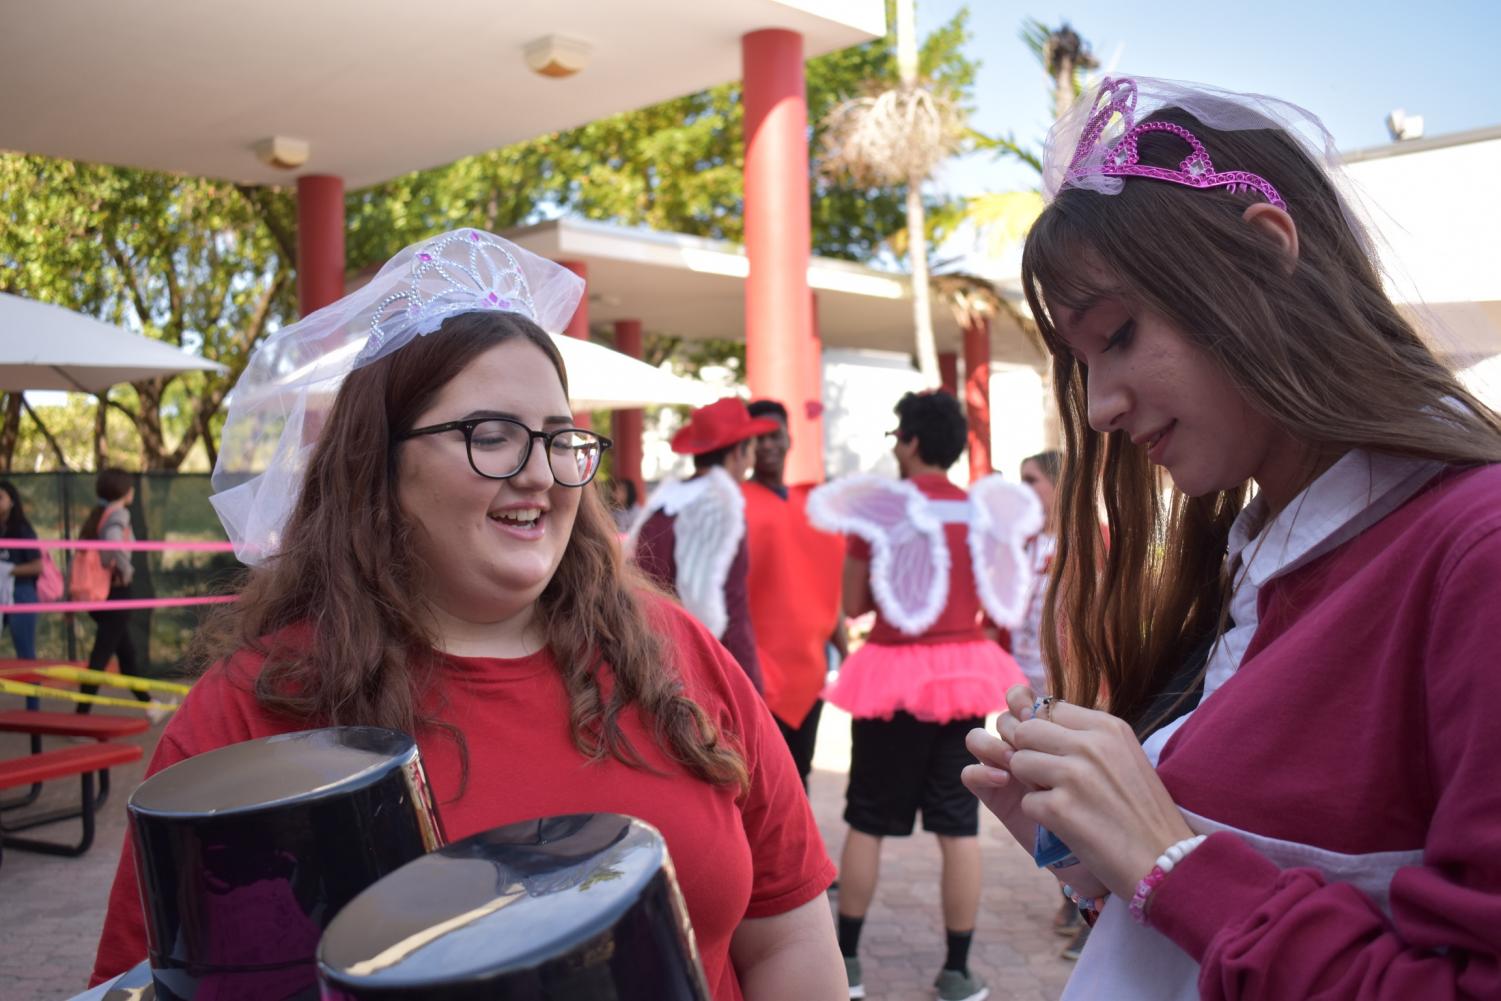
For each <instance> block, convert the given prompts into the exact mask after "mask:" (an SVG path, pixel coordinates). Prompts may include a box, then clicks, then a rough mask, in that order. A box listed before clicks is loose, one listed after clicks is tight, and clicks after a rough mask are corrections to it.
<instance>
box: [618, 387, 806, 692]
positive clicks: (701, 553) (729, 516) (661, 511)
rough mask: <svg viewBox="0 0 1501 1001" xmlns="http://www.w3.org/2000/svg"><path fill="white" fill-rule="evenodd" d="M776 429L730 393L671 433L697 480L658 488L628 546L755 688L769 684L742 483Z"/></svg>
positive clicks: (692, 478)
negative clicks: (760, 438) (757, 628)
mask: <svg viewBox="0 0 1501 1001" xmlns="http://www.w3.org/2000/svg"><path fill="white" fill-rule="evenodd" d="M775 428H776V424H775V423H774V422H772V421H769V420H766V419H764V418H755V417H752V416H751V415H750V413H749V411H747V410H746V408H745V404H744V403H742V402H741V401H740V400H737V399H735V398H734V397H732V396H727V397H725V398H724V399H722V400H716V401H715V402H713V403H711V404H709V405H708V406H706V407H700V408H698V409H697V410H695V411H693V413H692V414H690V415H689V418H688V423H687V424H685V425H683V427H681V428H679V429H678V431H677V433H676V434H674V435H673V436H672V450H673V451H674V452H677V453H678V454H679V455H691V456H693V475H692V476H690V477H689V478H688V479H686V480H667V481H665V482H664V483H662V484H661V485H660V486H658V487H657V489H656V490H655V491H654V492H653V493H652V495H651V497H650V499H648V500H647V502H646V506H645V507H644V508H643V509H642V511H641V514H640V515H639V516H638V520H637V523H636V528H635V529H634V531H633V532H632V534H631V536H630V538H629V539H628V540H627V542H626V547H627V550H628V551H629V552H630V553H631V558H632V559H633V560H634V561H635V563H636V565H637V566H638V567H640V568H641V570H642V571H643V572H644V573H645V574H646V575H647V577H649V578H651V580H652V581H653V582H654V583H656V585H657V586H658V587H660V588H662V589H663V590H664V591H667V592H668V593H670V594H672V595H674V596H675V597H676V598H677V599H678V601H680V602H682V604H683V607H684V608H686V609H687V610H688V611H689V612H690V613H691V614H692V615H693V617H694V618H696V619H698V621H700V622H702V623H703V624H704V625H705V626H706V627H707V628H708V630H709V632H711V633H713V634H714V636H715V637H716V638H717V639H718V640H719V641H720V642H721V643H723V644H724V646H725V649H726V650H728V651H730V655H731V656H733V657H734V658H735V661H736V662H737V663H738V664H739V665H740V666H741V667H742V668H743V669H744V670H745V673H746V676H747V677H749V678H750V680H751V684H753V685H755V686H756V690H757V691H761V690H762V688H763V682H762V677H761V658H760V655H759V653H758V652H757V650H756V638H755V633H754V631H753V630H752V628H751V614H750V604H749V598H748V595H747V587H748V584H747V581H748V579H749V575H750V550H749V549H748V547H747V543H746V531H745V498H744V496H743V495H742V494H741V493H740V486H741V484H742V483H744V482H745V474H746V473H747V472H749V471H750V467H751V463H752V462H753V461H754V460H755V445H756V436H757V435H761V434H765V433H766V432H768V431H772V430H775Z"/></svg>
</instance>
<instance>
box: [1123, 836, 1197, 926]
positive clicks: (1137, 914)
mask: <svg viewBox="0 0 1501 1001" xmlns="http://www.w3.org/2000/svg"><path fill="white" fill-rule="evenodd" d="M1206 837H1207V835H1204V834H1195V835H1194V836H1193V837H1191V838H1184V839H1183V840H1182V841H1179V842H1178V843H1177V844H1174V845H1169V846H1168V849H1167V851H1165V852H1163V853H1162V854H1161V855H1159V856H1157V864H1156V865H1154V866H1152V871H1151V872H1149V873H1147V874H1146V875H1145V876H1143V877H1142V878H1141V882H1140V883H1137V884H1136V892H1135V893H1134V894H1132V895H1131V905H1130V910H1131V917H1132V918H1134V919H1135V920H1136V923H1137V924H1142V925H1144V924H1146V923H1147V898H1149V897H1151V895H1152V891H1153V890H1155V889H1157V887H1158V886H1159V885H1160V884H1161V883H1162V881H1163V880H1164V879H1167V874H1168V873H1170V872H1172V871H1173V868H1174V867H1175V866H1177V864H1178V863H1179V862H1182V861H1183V858H1184V856H1186V855H1187V854H1188V853H1189V852H1191V851H1193V850H1194V849H1195V848H1197V847H1199V846H1200V845H1201V844H1203V843H1204V839H1205V838H1206Z"/></svg>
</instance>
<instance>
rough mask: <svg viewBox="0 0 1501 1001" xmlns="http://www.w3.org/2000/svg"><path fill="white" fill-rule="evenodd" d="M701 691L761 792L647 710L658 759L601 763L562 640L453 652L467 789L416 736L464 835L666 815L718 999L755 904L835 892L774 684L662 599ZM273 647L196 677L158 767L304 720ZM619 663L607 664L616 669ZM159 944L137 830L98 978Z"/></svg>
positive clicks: (441, 699) (770, 908)
mask: <svg viewBox="0 0 1501 1001" xmlns="http://www.w3.org/2000/svg"><path fill="white" fill-rule="evenodd" d="M650 614H651V615H652V618H653V624H654V625H656V626H658V628H660V630H661V631H662V632H663V634H664V635H663V639H664V646H665V648H666V649H667V650H669V651H671V652H672V654H673V655H674V659H675V660H676V663H677V665H678V668H679V670H680V671H681V673H682V675H683V680H684V685H685V688H686V690H687V692H688V694H689V695H690V696H691V697H692V698H693V699H694V700H695V701H696V702H697V703H698V704H699V705H700V706H701V707H703V709H704V711H705V712H706V713H708V715H709V717H710V719H712V720H713V721H714V722H715V723H716V724H717V725H718V726H719V728H720V730H721V732H722V733H725V734H727V735H728V736H729V737H730V739H731V740H733V741H735V742H736V743H737V744H738V745H739V746H740V747H742V748H743V752H742V753H743V754H744V756H745V760H746V764H747V766H748V768H749V769H750V791H749V792H748V793H747V794H746V795H745V796H743V797H742V796H740V795H739V790H738V789H736V788H735V787H732V786H731V787H725V786H714V785H710V784H709V783H706V782H704V781H703V780H701V779H698V778H696V777H693V776H692V775H690V774H689V773H687V772H686V770H685V769H684V768H683V766H681V765H679V764H676V763H675V762H673V761H672V760H671V758H670V757H669V756H668V755H667V754H666V753H664V752H663V751H662V750H661V749H660V748H659V747H658V746H657V745H656V744H655V743H654V742H653V740H652V737H651V733H650V730H649V728H648V727H647V726H646V725H644V723H643V721H642V720H641V718H640V717H639V715H637V714H636V713H635V712H627V713H624V714H622V716H621V727H622V730H623V731H624V733H625V734H626V736H627V737H629V739H630V740H631V743H632V744H633V745H634V747H635V748H636V750H637V751H638V752H639V753H640V754H641V756H642V757H643V758H644V759H645V761H646V763H647V764H648V765H649V766H650V768H651V769H652V770H642V769H637V768H631V767H629V766H627V765H624V764H622V763H620V762H619V761H617V760H615V759H614V758H610V757H607V758H605V759H604V760H603V761H598V762H589V761H587V760H585V759H584V758H583V756H582V755H580V754H579V752H578V750H577V749H576V748H575V747H574V746H573V741H572V738H571V736H570V731H569V725H568V701H567V698H566V695H565V693H564V690H563V685H562V681H561V678H560V677H559V673H558V669H557V667H556V665H555V663H554V661H553V658H552V656H551V654H549V653H547V652H542V653H538V654H534V655H532V656H530V657H524V658H520V659H516V660H502V659H498V658H467V657H445V658H444V660H445V662H446V664H447V665H449V666H451V668H452V670H451V671H446V672H445V674H444V678H443V681H442V683H441V684H440V685H439V686H437V689H436V690H435V691H434V692H433V693H432V694H431V696H430V698H431V699H432V701H431V702H430V705H431V706H432V710H433V713H434V715H437V716H439V717H440V718H441V719H443V720H444V721H445V722H448V723H452V724H454V725H456V726H457V727H458V728H459V729H460V730H461V731H462V732H463V733H464V735H465V737H466V739H467V741H468V748H469V774H468V785H467V787H466V788H465V790H464V793H463V795H462V796H459V795H458V792H459V787H460V760H459V750H458V746H457V745H456V743H455V742H454V741H453V740H452V739H451V738H449V737H448V736H446V735H445V734H443V733H442V732H436V731H434V732H428V733H424V734H420V735H419V736H418V741H417V743H418V746H419V748H420V749H421V752H422V760H423V765H424V767H425V768H426V770H427V775H428V779H429V781H430V782H431V783H432V787H433V793H434V796H435V797H436V799H437V801H438V807H439V812H440V813H441V814H442V817H443V824H444V827H445V829H446V831H447V834H448V837H449V839H450V840H451V841H457V840H459V839H460V838H464V837H468V836H469V835H471V834H475V833H478V832H480V831H485V830H488V829H490V828H492V827H498V826H500V825H502V824H509V823H513V822H515V821H520V820H526V819H528V818H532V817H540V816H550V815H557V814H566V813H581V812H610V813H622V814H627V815H630V816H633V817H640V818H641V819H643V820H646V821H647V822H649V823H651V824H652V825H654V826H655V827H656V828H657V829H658V830H660V831H661V832H662V834H663V837H664V838H665V839H666V841H667V848H668V851H669V852H670V853H671V855H672V861H673V865H674V866H675V868H676V870H677V877H678V881H679V883H680V884H681V886H682V890H683V896H684V898H685V899H686V901H687V905H688V913H689V916H690V918H691V919H692V922H693V930H694V934H695V937H696V938H697V940H698V947H699V951H700V954H701V956H702V958H703V964H704V972H705V974H706V975H707V976H708V981H709V984H710V986H711V987H712V988H713V991H714V997H715V998H716V999H717V1001H737V999H739V998H740V997H741V992H740V984H739V981H738V980H737V978H736V975H735V971H734V968H733V966H732V964H731V963H730V958H729V949H730V938H731V936H732V935H733V934H734V932H735V929H736V928H737V927H738V926H739V924H740V922H741V921H742V920H743V919H746V918H761V917H771V916H774V915H777V914H782V913H785V912H787V911H790V910H792V909H793V908H796V907H799V906H801V905H803V904H805V903H807V902H808V901H810V900H813V899H814V898H816V897H817V896H818V895H819V894H821V893H823V892H824V890H826V889H827V888H828V886H829V884H830V883H831V882H832V881H833V878H834V868H833V865H832V864H831V863H830V862H829V859H828V856H827V854H826V853H825V852H824V848H823V841H822V839H821V838H820V836H819V833H818V829H817V827H816V826H815V824H814V821H813V814H812V812H811V810H810V809H809V807H808V801H807V797H806V796H805V795H804V794H803V787H802V783H801V782H800V781H799V779H798V775H797V771H796V769H795V768H794V767H793V764H792V759H791V758H790V757H789V756H788V754H787V749H786V747H785V745H784V744H783V742H782V738H781V735H780V734H779V733H778V731H777V729H776V725H775V724H774V723H773V721H772V718H771V715H770V714H769V713H768V712H767V710H766V707H765V705H764V704H763V703H762V702H761V699H760V697H759V696H758V695H757V694H756V692H755V690H754V689H753V688H752V687H751V685H750V682H749V681H748V680H747V679H746V677H745V673H744V672H743V671H742V670H741V669H740V668H739V666H738V665H736V664H735V662H734V661H733V660H731V659H730V657H729V655H728V654H727V653H726V652H725V650H724V648H723V647H722V646H720V644H719V643H718V642H716V641H715V640H714V638H713V637H712V636H710V635H709V634H708V632H707V631H706V630H705V629H704V628H703V627H702V626H701V625H699V624H698V622H697V621H696V620H694V619H693V618H692V616H690V615H688V614H687V613H686V612H685V611H683V610H682V609H681V608H679V607H677V606H676V605H673V604H671V603H669V602H666V601H656V602H654V608H653V610H652V612H651V613H650ZM262 660H263V658H261V657H259V656H257V655H252V654H249V653H242V654H239V655H237V656H235V657H233V658H231V659H230V660H229V661H228V662H227V663H222V664H219V665H216V666H215V667H214V668H212V669H211V670H210V671H209V672H208V673H207V674H205V675H204V676H203V678H202V679H200V680H199V682H198V683H197V684H196V685H194V686H193V690H192V692H191V693H190V694H189V695H188V697H187V699H186V701H185V702H184V703H183V706H182V708H181V709H180V710H179V711H178V712H177V714H176V716H175V717H174V718H173V720H172V722H171V723H170V724H168V726H167V729H166V730H165V732H163V734H162V739H161V742H160V743H159V744H158V745H157V749H156V754H155V756H154V757H153V758H152V760H151V765H150V767H149V768H148V770H147V774H148V775H150V774H153V773H155V772H158V771H161V770H162V769H163V768H166V767H168V766H169V765H172V764H174V763H176V762H178V761H181V760H183V759H184V758H188V757H191V756H192V755H194V754H201V753H203V752H204V751H209V750H213V749H214V748H218V747H223V746H225V745H227V744H233V743H238V742H240V741H243V740H251V739H253V738H257V737H266V736H271V735H274V734H278V733H286V732H288V731H291V730H297V729H302V727H299V726H298V725H296V724H295V723H289V722H287V721H286V720H284V719H280V718H277V717H272V716H269V715H267V714H266V713H265V712H264V711H263V710H262V709H261V707H260V706H259V704H258V703H257V702H256V700H255V697H254V694H253V692H252V685H253V681H254V678H255V676H256V674H257V672H258V671H259V670H260V667H261V664H262ZM606 670H608V668H606ZM145 955H146V934H145V927H144V919H143V917H142V912H141V904H140V899H139V894H138V891H137V887H136V875H135V862H134V855H133V852H132V849H131V846H130V839H129V836H128V834H127V837H126V844H125V848H124V851H123V852H122V854H121V856H120V866H119V869H118V871H117V872H116V875H115V883H114V887H113V889H112V890H111V891H110V898H109V912H108V914H107V916H106V918H105V923H104V932H103V935H102V937H101V939H100V942H99V954H98V957H97V959H96V961H95V967H94V980H93V982H94V983H99V982H101V981H103V980H105V979H108V978H109V977H112V976H114V975H116V974H118V973H121V972H123V971H124V970H126V969H129V968H130V967H132V966H134V965H135V964H136V963H138V962H140V961H141V959H143V958H144V957H145Z"/></svg>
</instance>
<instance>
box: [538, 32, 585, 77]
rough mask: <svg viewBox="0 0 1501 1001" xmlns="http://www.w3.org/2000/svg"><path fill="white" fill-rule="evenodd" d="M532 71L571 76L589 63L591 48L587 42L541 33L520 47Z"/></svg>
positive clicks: (547, 74) (548, 74) (557, 75)
mask: <svg viewBox="0 0 1501 1001" xmlns="http://www.w3.org/2000/svg"><path fill="white" fill-rule="evenodd" d="M522 51H523V52H525V53H526V64H527V65H528V66H530V67H531V68H532V72H533V73H537V74H540V75H542V76H550V77H565V76H573V74H575V73H577V72H578V71H579V70H581V69H583V68H584V67H585V66H587V65H588V64H589V56H590V55H592V54H593V51H594V50H593V48H592V47H591V46H590V45H589V43H588V42H581V41H579V40H578V39H576V38H565V37H563V36H562V35H543V36H542V37H541V38H536V39H533V40H532V41H530V42H527V43H526V45H524V46H523V47H522Z"/></svg>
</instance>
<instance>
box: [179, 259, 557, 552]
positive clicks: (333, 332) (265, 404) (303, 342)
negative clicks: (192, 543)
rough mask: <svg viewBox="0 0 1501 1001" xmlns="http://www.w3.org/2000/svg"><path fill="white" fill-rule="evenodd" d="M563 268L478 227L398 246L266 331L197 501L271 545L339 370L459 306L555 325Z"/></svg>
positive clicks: (272, 548)
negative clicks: (353, 285) (332, 294)
mask: <svg viewBox="0 0 1501 1001" xmlns="http://www.w3.org/2000/svg"><path fill="white" fill-rule="evenodd" d="M583 293H584V282H583V279H581V278H579V277H578V276H577V275H575V274H574V273H573V272H571V271H569V270H568V269H567V268H565V267H563V266H561V265H559V264H555V263H554V262H552V261H549V260H546V259H545V258H542V257H538V256H537V255H535V254H532V253H530V252H529V251H526V250H523V249H522V248H520V247H518V246H516V245H515V244H513V243H511V242H510V241H508V240H505V239H503V238H502V237H499V236H495V235H494V234H491V233H486V232H484V231H482V230H475V229H459V230H454V231H452V232H449V233H444V234H443V235H441V236H438V237H434V238H432V239H429V240H423V241H422V242H420V243H415V244H412V245H411V246H410V247H407V248H405V249H404V250H402V251H401V252H400V253H398V254H397V255H396V256H395V257H393V258H391V260H389V261H387V262H386V264H385V266H384V267H382V268H381V269H380V271H379V272H378V273H377V274H376V276H375V277H374V278H373V279H371V280H370V282H369V283H368V284H366V285H365V286H363V287H362V288H359V289H357V290H355V291H354V292H351V293H349V294H348V295H346V296H345V297H344V298H342V299H340V300H338V301H337V302H334V303H331V304H330V305H328V306H325V307H323V308H322V309H320V310H318V311H317V312H314V313H311V314H309V315H308V316H306V317H303V318H302V319H301V320H298V321H297V322H296V323H293V324H290V325H288V326H285V327H282V328H281V329H280V330H277V331H276V332H274V333H272V334H271V335H270V336H269V337H267V338H266V339H265V340H264V341H262V342H261V343H260V345H259V346H258V347H257V348H256V349H255V351H254V353H253V354H252V355H251V357H250V363H249V364H248V365H247V366H246V368H245V371H244V373H242V374H241V376H240V378H239V380H238V381H237V382H236V383H235V387H234V389H233V390H232V391H231V393H230V394H229V401H228V404H229V405H228V410H227V413H226V416H225V420H224V430H223V434H222V437H221V441H220V445H219V455H218V459H217V461H216V462H215V463H214V472H213V477H212V482H213V487H214V491H215V493H214V494H213V496H212V497H210V498H209V500H210V502H211V503H212V504H213V505H214V510H215V511H216V512H217V513H218V515H219V520H220V521H221V522H223V524H224V529H225V531H226V532H228V533H229V539H230V541H231V542H232V543H234V547H235V555H236V556H237V557H239V559H240V561H241V562H243V563H247V564H251V565H254V564H258V563H261V562H263V561H264V560H266V559H268V558H269V557H271V556H273V555H275V554H276V552H277V551H278V550H279V548H280V546H281V535H282V530H283V529H284V528H285V526H286V523H287V519H288V518H289V517H290V516H291V513H292V510H293V508H294V507H296V504H297V497H298V495H299V494H300V492H301V489H302V477H303V473H304V472H305V471H306V468H307V462H308V460H309V458H311V456H312V453H313V448H314V447H315V446H316V445H317V442H318V435H319V433H320V431H321V429H322V427H323V423H324V421H325V419H326V418H327V416H328V412H329V410H330V409H331V408H332V406H333V401H334V397H335V395H336V394H337V393H338V389H339V386H340V385H341V384H342V383H343V381H344V377H345V376H347V375H348V374H349V373H350V372H352V371H354V370H355V369H356V368H360V367H362V366H364V365H368V364H370V363H371V362H373V361H377V360H379V359H381V358H384V357H386V356H388V355H390V354H392V353H394V352H396V351H399V350H401V348H403V347H405V346H406V345H407V344H410V343H411V342H412V341H413V340H414V339H416V338H417V337H422V336H426V335H430V334H432V333H434V332H435V331H437V330H438V328H439V327H440V326H442V324H443V321H444V320H446V319H448V318H449V317H451V316H457V315H459V314H461V313H470V312H481V311H496V312H509V313H516V314H518V315H521V316H525V317H526V318H527V319H529V320H532V321H534V322H535V323H536V324H537V325H538V326H539V327H541V328H542V329H543V330H546V331H549V332H556V331H559V330H562V329H563V328H564V326H566V325H567V323H568V321H569V320H570V319H571V318H572V316H573V312H574V310H575V308H577V306H578V303H579V300H580V299H581V298H582V297H583Z"/></svg>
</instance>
